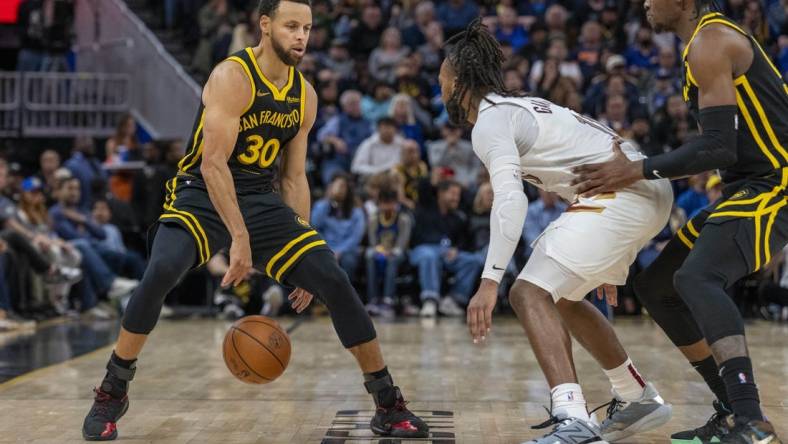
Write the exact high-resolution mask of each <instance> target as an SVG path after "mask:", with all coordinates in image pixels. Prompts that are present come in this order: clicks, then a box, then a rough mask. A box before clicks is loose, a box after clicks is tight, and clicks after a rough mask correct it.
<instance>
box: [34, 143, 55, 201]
mask: <svg viewBox="0 0 788 444" xmlns="http://www.w3.org/2000/svg"><path fill="white" fill-rule="evenodd" d="M38 166H39V170H38V174H36V177H37V178H38V180H40V181H41V191H42V192H43V193H44V197H45V198H46V205H47V206H52V205H54V204H55V202H56V201H57V199H55V196H53V195H52V193H53V192H54V190H55V188H57V176H56V174H55V173H56V172H57V170H58V169H59V168H60V154H58V152H57V151H55V150H44V151H43V152H42V153H41V155H40V156H39V157H38Z"/></svg>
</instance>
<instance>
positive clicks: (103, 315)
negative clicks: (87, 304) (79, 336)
mask: <svg viewBox="0 0 788 444" xmlns="http://www.w3.org/2000/svg"><path fill="white" fill-rule="evenodd" d="M82 316H84V317H86V318H89V319H98V320H102V321H105V320H108V319H112V314H110V313H108V312H107V311H106V310H104V309H103V308H101V307H99V306H95V307H93V308H91V309H90V310H87V311H85V312H83V313H82Z"/></svg>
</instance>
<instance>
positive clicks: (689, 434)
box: [670, 401, 732, 444]
mask: <svg viewBox="0 0 788 444" xmlns="http://www.w3.org/2000/svg"><path fill="white" fill-rule="evenodd" d="M712 405H713V406H714V410H715V412H714V414H713V415H711V417H710V418H709V420H708V421H706V424H704V425H702V426H700V427H698V428H697V429H693V430H684V431H682V432H676V433H674V434H672V435H670V442H671V444H690V443H693V444H695V443H700V444H709V443H713V442H720V441H721V440H722V438H723V437H724V436H725V435H727V434H728V424H727V423H726V421H725V418H726V417H727V416H729V415H730V414H731V413H732V412H731V411H730V410H728V409H727V408H725V406H723V405H722V403H721V402H719V401H714V402H713V403H712Z"/></svg>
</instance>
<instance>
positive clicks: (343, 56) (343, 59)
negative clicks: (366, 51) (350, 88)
mask: <svg viewBox="0 0 788 444" xmlns="http://www.w3.org/2000/svg"><path fill="white" fill-rule="evenodd" d="M323 65H325V67H326V68H328V69H330V70H331V71H333V72H335V73H336V75H337V76H338V77H339V78H340V79H341V80H349V79H352V78H353V74H354V73H355V71H356V62H355V60H353V59H352V58H351V57H350V52H349V51H348V43H347V41H346V40H344V39H340V38H336V39H334V40H332V41H331V47H330V48H329V49H328V54H327V56H326V57H324V58H323Z"/></svg>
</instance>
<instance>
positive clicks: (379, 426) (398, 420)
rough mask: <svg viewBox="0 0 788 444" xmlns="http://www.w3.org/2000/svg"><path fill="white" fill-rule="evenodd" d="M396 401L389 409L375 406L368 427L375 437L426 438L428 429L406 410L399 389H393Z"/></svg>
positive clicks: (405, 403)
mask: <svg viewBox="0 0 788 444" xmlns="http://www.w3.org/2000/svg"><path fill="white" fill-rule="evenodd" d="M394 390H395V392H396V401H395V402H394V405H393V406H391V407H388V408H386V407H382V406H380V405H378V406H377V409H376V410H375V416H373V417H372V421H370V423H369V426H370V428H371V429H372V431H373V432H374V433H375V434H376V435H381V436H391V437H395V438H427V437H428V436H429V431H430V428H429V426H427V424H426V423H425V422H424V421H423V420H422V419H421V418H419V417H418V416H416V415H414V414H413V412H411V411H410V410H408V408H407V407H406V405H407V404H408V402H407V401H405V399H403V398H402V393H400V391H399V387H394Z"/></svg>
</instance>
